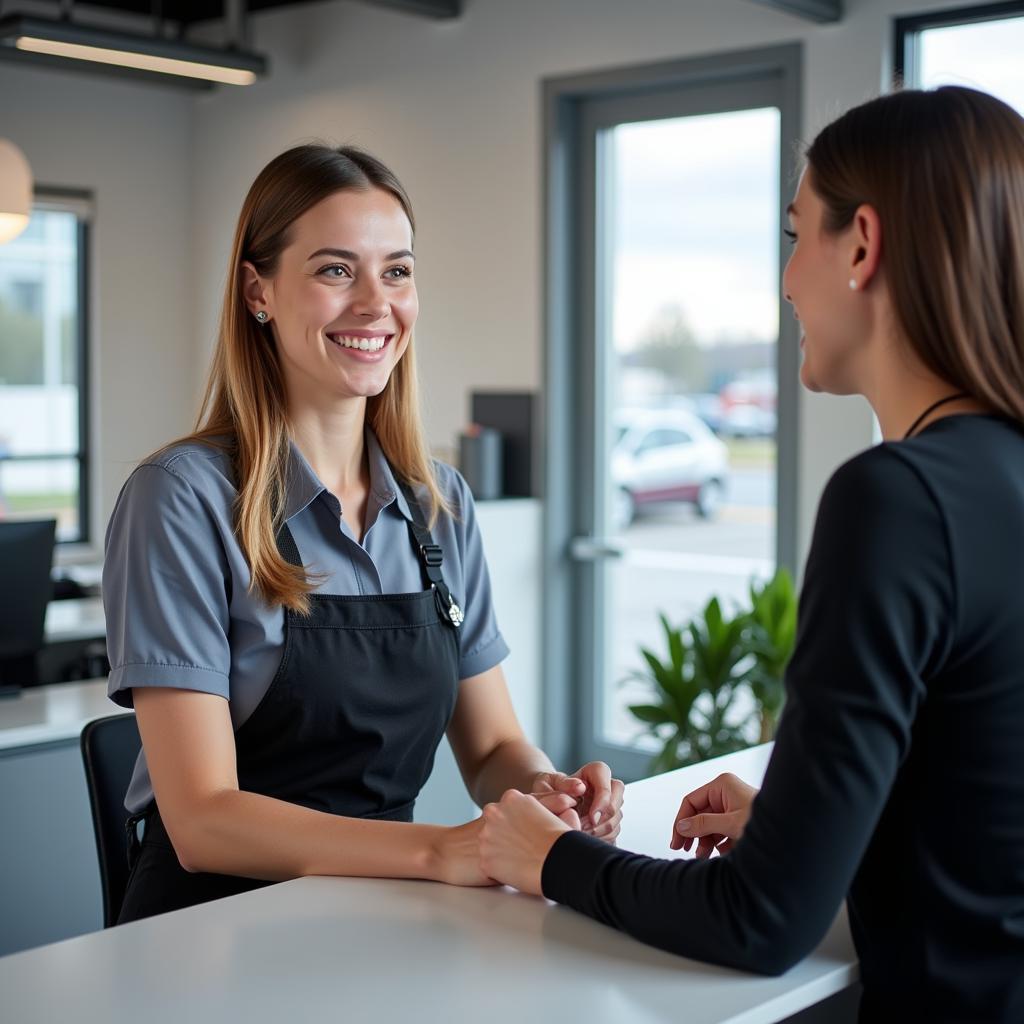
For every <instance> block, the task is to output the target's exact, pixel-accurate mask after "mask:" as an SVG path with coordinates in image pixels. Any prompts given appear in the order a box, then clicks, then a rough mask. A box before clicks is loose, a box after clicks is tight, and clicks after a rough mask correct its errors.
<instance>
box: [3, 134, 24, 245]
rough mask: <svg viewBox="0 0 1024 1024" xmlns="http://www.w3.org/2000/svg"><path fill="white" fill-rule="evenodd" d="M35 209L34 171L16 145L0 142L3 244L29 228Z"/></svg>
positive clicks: (4, 141) (4, 140) (6, 141)
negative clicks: (33, 202) (30, 216)
mask: <svg viewBox="0 0 1024 1024" xmlns="http://www.w3.org/2000/svg"><path fill="white" fill-rule="evenodd" d="M31 210H32V170H31V168H30V167H29V165H28V161H27V160H26V159H25V154H24V153H22V151H21V150H20V149H18V147H17V146H16V145H14V143H13V142H9V141H8V140H7V139H0V245H3V243H4V242H9V241H11V239H13V238H17V237H18V235H20V234H21V233H22V231H24V230H25V228H26V227H28V218H29V213H30V212H31Z"/></svg>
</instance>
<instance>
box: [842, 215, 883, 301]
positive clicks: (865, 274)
mask: <svg viewBox="0 0 1024 1024" xmlns="http://www.w3.org/2000/svg"><path fill="white" fill-rule="evenodd" d="M850 228H851V232H852V237H851V242H852V248H851V252H850V280H851V281H856V282H857V289H858V290H860V291H863V290H864V289H865V288H867V286H868V285H869V284H870V283H871V280H872V278H874V276H875V274H877V273H878V268H879V265H880V263H881V259H882V222H881V221H880V220H879V217H878V211H877V210H875V208H874V207H873V206H868V205H867V203H865V204H863V205H862V206H859V207H858V208H857V212H856V213H855V214H854V215H853V222H852V223H851V225H850Z"/></svg>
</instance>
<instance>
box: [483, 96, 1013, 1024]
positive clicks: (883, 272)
mask: <svg viewBox="0 0 1024 1024" xmlns="http://www.w3.org/2000/svg"><path fill="white" fill-rule="evenodd" d="M807 163H808V167H807V170H806V172H805V174H804V176H803V179H802V181H801V184H800V187H799V189H798V192H797V196H796V199H795V201H794V203H793V204H792V206H791V207H790V215H791V219H792V226H793V232H792V234H793V240H794V242H795V249H794V252H793V256H792V259H791V260H790V262H789V265H788V266H787V269H786V273H785V278H784V282H785V287H786V297H787V299H789V301H790V302H791V303H792V304H793V306H794V309H795V310H796V312H797V315H798V317H799V319H800V320H801V322H802V323H803V326H804V330H805V339H804V342H803V344H804V348H805V359H804V364H803V369H802V372H801V376H802V380H803V382H804V384H805V385H806V386H807V387H809V388H810V389H811V390H815V391H828V392H831V393H833V394H854V393H857V394H862V395H864V396H865V397H866V398H867V399H868V400H869V401H870V403H871V405H872V407H873V408H874V410H875V412H876V414H877V416H878V419H879V421H880V423H881V427H882V432H883V435H884V437H885V439H886V442H885V443H884V444H882V445H880V446H878V447H877V448H874V449H872V450H870V451H868V452H866V453H864V454H862V455H860V456H858V457H857V458H855V459H853V460H851V461H850V462H848V463H847V464H846V465H844V466H843V467H841V468H840V469H839V470H838V472H837V473H836V474H835V475H834V476H833V478H832V479H831V481H830V482H829V484H828V486H827V487H826V489H825V493H824V495H823V497H822V501H821V506H820V509H819V511H818V519H817V524H816V527H815V533H814V540H813V544H812V547H811V553H810V557H809V559H808V562H807V567H806V575H805V582H804V588H803V592H802V595H801V601H800V625H799V636H798V641H797V647H796V651H795V654H794V657H793V659H792V662H791V664H790V666H789V670H788V672H787V678H786V682H787V689H788V695H789V699H788V704H787V706H786V710H785V712H784V714H783V717H782V721H781V724H780V726H779V731H778V735H777V738H776V744H775V749H774V752H773V755H772V759H771V762H770V764H769V766H768V770H767V774H766V775H765V778H764V783H763V788H762V789H761V791H760V793H759V794H757V793H756V791H754V790H753V789H750V788H749V787H747V786H745V785H744V784H743V783H741V782H740V781H739V780H738V779H736V778H735V777H732V776H722V777H720V778H718V779H716V780H715V781H714V782H713V783H711V784H709V785H708V786H705V787H702V788H701V789H700V790H698V791H696V792H695V793H692V794H690V795H689V796H688V797H686V799H684V801H683V804H682V807H681V808H680V811H679V814H678V815H677V820H676V823H675V829H674V831H673V840H672V844H671V845H672V846H673V847H675V848H679V846H680V845H685V846H686V847H687V848H689V846H690V845H691V844H692V842H693V841H694V840H695V839H697V840H700V845H699V848H698V859H697V860H695V861H679V860H675V861H669V860H657V859H652V858H648V857H641V856H637V855H634V854H630V853H626V852H623V851H619V850H616V849H614V848H611V847H609V846H608V845H607V844H602V843H600V842H595V841H594V840H592V839H591V838H589V837H588V836H586V835H584V834H582V833H580V832H577V831H569V830H567V826H566V824H565V823H564V822H562V821H559V820H558V819H556V818H555V817H554V816H553V815H551V814H550V813H549V812H547V811H545V810H544V809H543V808H542V807H540V806H539V805H537V804H536V801H530V799H529V798H528V797H526V796H524V795H522V794H514V793H508V794H506V795H505V797H503V798H502V800H501V802H500V803H499V804H493V805H491V806H489V807H488V808H487V809H486V810H485V819H486V824H485V827H484V830H483V834H482V837H481V854H482V865H483V869H484V871H485V872H486V873H487V874H488V875H490V876H491V877H493V878H495V879H498V880H500V881H503V882H506V883H509V884H512V885H515V886H517V887H518V888H520V889H524V890H527V891H531V892H535V893H540V892H543V894H544V895H545V896H548V897H549V898H551V899H555V900H559V901H561V902H563V903H567V904H569V905H570V906H572V907H575V908H576V909H578V910H580V911H582V912H584V913H587V914H590V915H591V916H593V917H595V918H597V919H598V920H600V921H603V922H605V923H607V924H610V925H613V926H614V927H617V928H621V929H623V930H624V931H627V932H629V933H630V934H632V935H635V936H636V937H637V938H640V939H642V940H644V941H645V942H649V943H651V944H653V945H657V946H660V947H662V948H665V949H669V950H672V951H674V952H678V953H681V954H684V955H686V956H691V957H696V958H700V959H705V960H710V961H713V962H716V963H721V964H728V965H732V966H735V967H740V968H743V969H747V970H752V971H758V972H763V973H769V974H775V973H779V972H782V971H785V970H786V969H787V968H789V967H790V966H791V965H793V964H795V963H796V962H797V961H798V960H800V959H801V958H802V957H803V956H805V955H806V954H807V953H808V952H809V951H810V950H812V949H813V948H814V947H815V945H816V944H817V943H818V942H819V941H820V940H821V938H822V936H823V935H824V933H825V931H826V930H827V928H828V926H829V924H830V923H831V921H832V919H833V917H834V915H835V913H836V909H837V907H838V904H839V902H840V901H841V900H842V899H843V897H844V896H847V897H848V904H849V911H850V922H851V927H852V930H853V936H854V940H855V943H856V946H857V951H858V954H859V956H860V961H861V971H862V979H863V983H864V997H863V1001H862V1007H861V1017H862V1019H863V1020H866V1021H880V1020H886V1019H890V1018H899V1019H903V1020H913V1021H918V1020H920V1021H929V1022H937V1021H1007V1022H1009V1021H1015V1022H1020V1021H1024V120H1022V119H1021V118H1020V117H1019V116H1018V115H1017V114H1016V113H1015V112H1014V111H1013V110H1011V109H1010V108H1009V107H1008V106H1006V105H1004V104H1002V103H1000V102H999V101H997V100H995V99H993V98H992V97H990V96H986V95H984V94H982V93H979V92H975V91H972V90H968V89H963V88H944V89H940V90H938V91H936V92H904V93H899V94H896V95H893V96H887V97H884V98H881V99H877V100H874V101H872V102H871V103H867V104H865V105H863V106H861V107H858V108H856V109H854V110H851V111H850V112H848V113H847V114H846V115H844V116H843V117H841V118H840V119H839V120H838V121H836V122H835V123H834V124H832V125H830V126H829V127H827V128H826V129H825V130H824V131H823V132H822V133H821V134H820V135H819V136H818V138H817V139H816V140H815V142H814V144H813V145H812V146H811V147H810V149H809V151H808V154H807ZM755 797H756V798H755ZM715 847H718V848H719V849H720V851H721V852H723V853H725V854H726V855H725V856H721V857H716V858H714V859H707V858H708V856H709V855H710V853H711V852H712V850H713V849H714V848H715Z"/></svg>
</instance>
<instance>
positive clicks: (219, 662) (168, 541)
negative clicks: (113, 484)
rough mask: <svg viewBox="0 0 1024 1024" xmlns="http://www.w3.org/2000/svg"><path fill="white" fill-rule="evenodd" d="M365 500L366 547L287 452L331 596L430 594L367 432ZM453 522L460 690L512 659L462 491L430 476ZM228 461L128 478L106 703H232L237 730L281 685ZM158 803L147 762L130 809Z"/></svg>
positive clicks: (449, 578) (116, 541)
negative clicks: (139, 697) (196, 698)
mask: <svg viewBox="0 0 1024 1024" xmlns="http://www.w3.org/2000/svg"><path fill="white" fill-rule="evenodd" d="M366 447H367V457H368V462H369V468H370V493H369V496H368V501H367V509H366V530H365V533H364V535H363V539H362V543H359V542H357V541H356V540H355V538H354V537H353V536H352V533H351V531H350V530H349V527H348V524H347V523H346V521H345V520H344V518H342V516H341V512H342V509H341V504H340V502H339V501H338V499H337V498H336V497H335V496H334V495H333V494H331V493H330V492H329V491H328V490H327V488H326V487H324V485H323V484H322V483H321V482H320V480H319V479H318V478H317V476H316V474H315V473H314V472H313V470H312V469H311V468H310V465H309V463H308V462H307V461H306V460H305V458H304V457H303V455H302V453H301V452H300V451H299V450H298V448H297V447H295V445H294V444H293V445H292V447H291V454H292V458H291V461H290V471H289V477H288V482H287V491H286V496H285V500H286V505H285V518H286V521H287V523H288V528H289V530H290V531H291V533H292V536H293V537H294V539H295V544H296V546H297V547H298V549H299V555H300V557H301V558H302V561H303V564H305V565H307V566H308V567H309V568H310V569H311V570H312V571H314V572H318V573H322V574H323V580H322V582H320V583H319V585H318V586H317V592H319V593H323V594H397V593H411V592H413V591H418V590H423V589H424V586H425V584H424V579H423V574H422V570H421V568H420V561H419V559H418V557H417V555H416V552H415V550H414V549H413V546H412V542H411V541H410V539H409V531H408V527H407V526H406V522H407V521H408V520H409V519H410V512H409V506H408V504H407V502H406V500H405V496H404V495H403V494H402V491H401V489H400V488H399V486H398V484H397V482H396V480H395V477H394V475H393V474H392V472H391V467H390V466H389V465H388V462H387V459H386V458H385V457H384V453H383V452H382V451H381V447H380V444H379V443H378V442H377V439H376V437H375V436H374V435H373V433H372V431H370V430H367V431H366ZM435 468H436V472H437V477H438V482H439V484H440V487H441V491H442V492H443V493H444V494H445V496H446V497H447V499H448V501H449V503H450V504H451V506H452V508H453V509H454V510H455V513H456V514H455V516H454V517H451V516H447V515H442V516H441V517H440V518H439V519H438V522H437V523H436V525H435V526H434V528H433V531H432V532H433V535H434V539H435V541H436V542H437V543H438V544H440V545H441V547H442V549H443V550H444V565H443V566H442V572H443V573H444V577H445V582H446V583H447V584H448V586H449V588H450V589H451V591H452V594H453V596H454V597H455V599H456V600H457V601H458V602H459V604H460V605H461V606H462V608H463V611H464V612H465V616H466V618H465V622H464V623H463V625H462V627H461V629H460V657H459V676H460V678H461V679H467V678H469V677H471V676H475V675H479V674H480V673H481V672H485V671H486V670H487V669H490V668H493V667H494V666H495V665H497V664H498V663H499V662H500V661H502V660H503V659H504V658H505V656H506V655H507V654H508V646H507V645H506V643H505V640H504V638H503V637H502V635H501V633H500V632H499V630H498V625H497V622H496V621H495V617H494V608H493V605H492V602H491V586H490V579H489V577H488V573H487V563H486V560H485V558H484V551H483V544H482V542H481V539H480V532H479V530H478V528H477V524H476V517H475V513H474V508H473V499H472V496H471V494H470V492H469V488H468V487H467V485H466V482H465V481H464V480H463V479H462V477H461V476H460V475H459V474H458V473H457V472H456V471H455V470H454V469H452V468H451V467H450V466H447V465H444V464H443V463H436V464H435ZM236 493H237V492H236V490H235V485H234V482H233V475H232V471H231V465H230V460H229V459H228V457H227V455H226V454H225V453H223V452H221V451H218V450H216V449H213V448H209V447H207V446H206V445H201V444H192V445H178V446H176V447H174V448H171V449H170V450H168V451H166V452H164V453H162V454H161V455H160V456H159V457H157V458H155V459H153V460H151V461H148V462H145V463H143V464H142V465H140V466H139V467H138V468H137V469H136V470H135V471H134V472H133V473H132V475H131V476H130V477H129V478H128V480H127V482H126V483H125V485H124V487H123V488H122V489H121V494H120V495H119V497H118V499H117V504H116V505H115V507H114V512H113V515H112V516H111V518H110V523H109V525H108V527H107V537H106V556H105V559H104V564H103V604H104V608H105V610H106V620H107V651H108V654H109V657H110V666H111V673H110V681H109V687H108V693H109V694H110V697H111V698H112V699H113V700H114V701H115V702H116V703H118V704H120V705H121V706H122V707H131V705H132V688H133V687H136V686H170V687H175V688H177V689H183V690H199V691H202V692H203V693H214V694H217V695H218V696H221V697H224V698H225V699H227V700H228V701H229V702H230V710H231V721H232V723H233V725H234V728H235V729H236V730H237V729H238V728H239V726H241V724H242V723H243V722H244V721H245V720H246V719H247V718H248V717H249V715H250V714H251V713H252V712H253V711H254V710H255V708H256V705H257V704H258V703H259V702H260V700H261V699H262V697H263V695H264V694H265V693H266V691H267V688H268V687H269V686H270V682H271V680H272V679H273V677H274V674H275V673H276V672H277V668H278V665H279V663H280V661H281V654H282V651H283V648H284V610H283V609H282V608H281V607H271V606H269V605H267V604H265V603H264V602H263V601H262V600H260V599H259V597H257V596H256V595H254V594H251V593H250V592H249V580H250V575H249V567H248V564H247V563H246V560H245V557H244V555H243V554H242V549H241V548H240V547H239V545H238V541H237V540H236V538H235V534H234V529H233V526H232V505H233V502H234V500H235V496H236ZM151 799H152V785H151V783H150V780H149V773H148V771H147V770H146V764H145V758H144V756H140V758H139V763H138V764H137V765H136V768H135V774H134V776H133V778H132V783H131V786H130V787H129V790H128V797H127V799H126V801H125V803H126V806H127V807H128V809H129V810H131V811H136V810H139V809H141V808H142V807H144V806H146V804H148V803H149V801H150V800H151Z"/></svg>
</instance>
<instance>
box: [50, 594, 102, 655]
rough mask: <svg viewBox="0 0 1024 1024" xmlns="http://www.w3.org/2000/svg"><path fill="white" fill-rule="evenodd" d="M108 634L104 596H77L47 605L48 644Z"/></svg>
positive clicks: (88, 638)
mask: <svg viewBox="0 0 1024 1024" xmlns="http://www.w3.org/2000/svg"><path fill="white" fill-rule="evenodd" d="M106 635H107V620H106V618H105V616H104V614H103V598H101V597H76V598H71V599H70V600H67V601H51V602H50V603H49V604H48V605H47V606H46V624H45V625H44V627H43V637H44V641H45V642H46V643H48V644H58V643H63V642H64V641H67V640H92V639H94V638H95V637H102V636H106Z"/></svg>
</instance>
